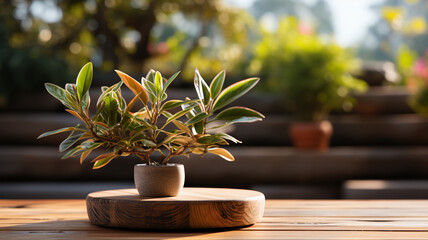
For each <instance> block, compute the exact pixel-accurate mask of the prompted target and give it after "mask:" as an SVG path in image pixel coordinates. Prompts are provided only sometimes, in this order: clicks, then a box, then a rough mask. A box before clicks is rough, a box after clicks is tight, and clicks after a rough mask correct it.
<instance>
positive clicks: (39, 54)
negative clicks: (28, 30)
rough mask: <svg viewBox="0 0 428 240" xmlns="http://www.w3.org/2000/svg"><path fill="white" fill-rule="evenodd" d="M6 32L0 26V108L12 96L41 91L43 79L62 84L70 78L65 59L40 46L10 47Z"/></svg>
mask: <svg viewBox="0 0 428 240" xmlns="http://www.w3.org/2000/svg"><path fill="white" fill-rule="evenodd" d="M6 35H7V34H6V30H5V29H4V28H3V27H2V26H0V107H3V106H5V105H7V104H8V102H9V101H10V100H11V99H13V97H20V96H22V95H23V94H28V93H34V92H39V91H42V90H44V87H43V83H45V82H54V83H58V84H61V83H65V82H68V81H69V80H70V75H69V74H68V68H67V64H66V63H65V61H63V60H62V59H60V58H58V57H56V56H52V55H49V54H47V53H45V52H43V49H42V48H40V47H39V48H37V47H21V48H14V47H11V46H10V44H9V42H8V38H7V37H6ZM29 104H30V103H29Z"/></svg>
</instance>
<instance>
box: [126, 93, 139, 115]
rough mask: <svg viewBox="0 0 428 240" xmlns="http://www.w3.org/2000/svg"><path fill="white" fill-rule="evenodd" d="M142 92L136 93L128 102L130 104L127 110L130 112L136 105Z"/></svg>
mask: <svg viewBox="0 0 428 240" xmlns="http://www.w3.org/2000/svg"><path fill="white" fill-rule="evenodd" d="M140 95H141V93H139V94H137V95H135V97H134V98H133V99H132V100H131V101H130V102H129V103H128V106H126V111H127V112H129V111H131V109H132V108H133V107H134V105H135V104H136V103H137V100H138V99H139V98H140Z"/></svg>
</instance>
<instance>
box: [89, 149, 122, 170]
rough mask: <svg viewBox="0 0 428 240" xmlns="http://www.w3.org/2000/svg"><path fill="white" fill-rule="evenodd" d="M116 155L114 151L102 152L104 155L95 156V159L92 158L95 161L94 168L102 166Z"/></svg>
mask: <svg viewBox="0 0 428 240" xmlns="http://www.w3.org/2000/svg"><path fill="white" fill-rule="evenodd" d="M116 157H117V155H116V153H114V152H111V153H106V154H102V155H100V156H98V157H97V158H95V159H94V160H92V162H95V164H94V166H93V167H92V169H99V168H102V167H104V166H105V165H107V164H108V163H109V162H110V161H111V160H113V159H114V158H116Z"/></svg>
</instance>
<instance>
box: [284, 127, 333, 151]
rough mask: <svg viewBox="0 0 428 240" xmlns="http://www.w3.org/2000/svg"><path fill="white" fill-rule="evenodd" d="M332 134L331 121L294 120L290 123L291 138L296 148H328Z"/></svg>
mask: <svg viewBox="0 0 428 240" xmlns="http://www.w3.org/2000/svg"><path fill="white" fill-rule="evenodd" d="M332 134H333V126H332V125H331V123H330V121H321V122H294V123H292V124H291V125H290V136H291V140H292V141H293V145H294V146H295V147H296V148H301V149H317V150H327V149H328V148H329V145H330V138H331V135H332Z"/></svg>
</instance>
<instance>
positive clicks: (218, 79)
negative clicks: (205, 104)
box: [210, 70, 226, 99]
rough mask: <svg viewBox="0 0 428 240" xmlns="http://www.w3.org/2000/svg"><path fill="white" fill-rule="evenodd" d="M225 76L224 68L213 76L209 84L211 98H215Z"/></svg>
mask: <svg viewBox="0 0 428 240" xmlns="http://www.w3.org/2000/svg"><path fill="white" fill-rule="evenodd" d="M225 77H226V72H225V71H224V70H223V71H221V72H220V73H218V74H217V76H215V77H214V79H213V81H212V82H211V84H210V92H211V99H214V98H216V97H217V96H218V94H219V93H220V91H221V89H222V88H223V84H224V79H225Z"/></svg>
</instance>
